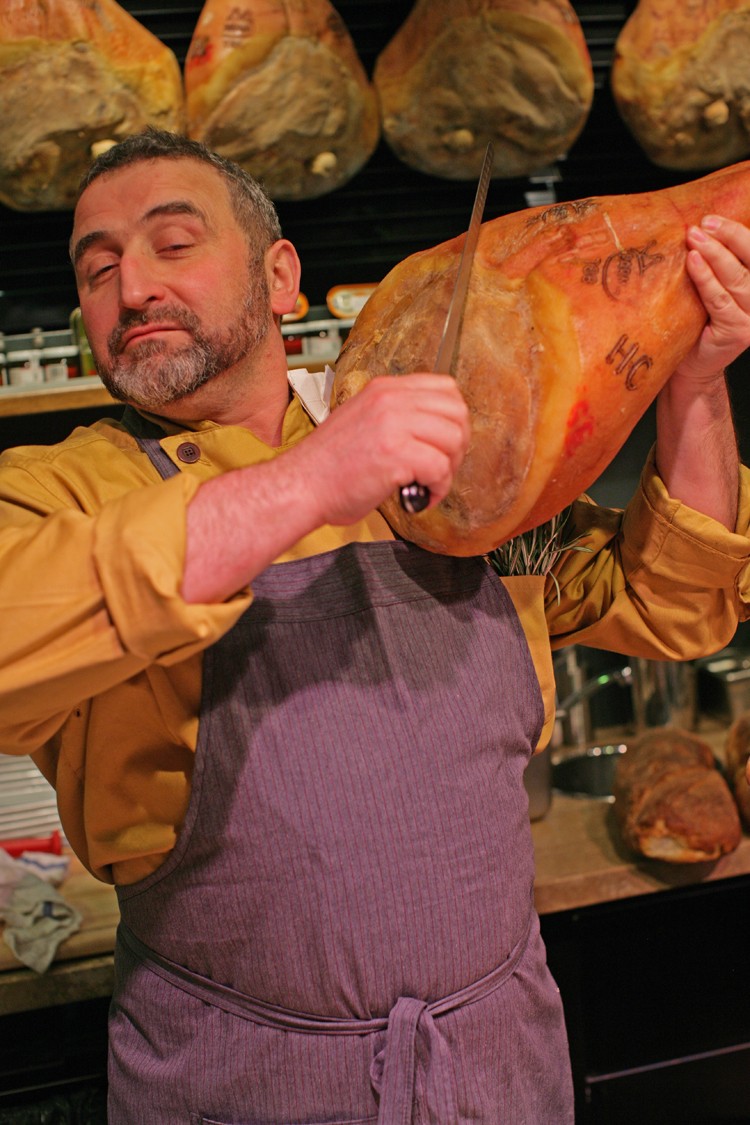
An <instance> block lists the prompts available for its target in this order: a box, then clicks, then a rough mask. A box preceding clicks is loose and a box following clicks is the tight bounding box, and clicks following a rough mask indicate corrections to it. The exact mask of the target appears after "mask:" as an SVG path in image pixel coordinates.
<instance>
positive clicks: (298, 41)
mask: <svg viewBox="0 0 750 1125" xmlns="http://www.w3.org/2000/svg"><path fill="white" fill-rule="evenodd" d="M185 91H186V99H187V114H188V132H189V134H190V136H191V137H193V138H194V139H195V140H199V141H203V142H204V143H205V144H207V145H208V146H209V148H212V149H214V151H216V152H218V153H220V154H221V155H222V156H225V157H228V158H229V159H231V160H234V161H236V163H238V164H239V165H240V166H241V167H242V168H244V169H245V170H246V171H247V172H249V173H250V174H251V175H252V176H254V177H255V178H256V179H258V180H260V181H261V183H262V184H263V185H264V187H265V188H266V190H267V191H268V193H269V195H271V197H272V198H273V199H277V200H286V199H294V200H297V199H314V198H316V197H317V196H320V195H324V194H326V193H328V192H331V191H334V190H335V189H336V188H338V187H341V186H342V185H343V184H345V183H346V182H347V181H349V180H350V179H351V178H352V177H353V176H354V175H355V174H356V173H357V172H358V171H359V170H360V169H361V168H362V167H363V166H364V164H365V163H366V162H367V161H368V160H369V158H370V156H371V155H372V153H373V152H374V150H375V148H376V146H377V143H378V140H379V138H380V119H379V113H378V106H377V98H376V95H375V91H374V89H373V87H372V85H371V83H370V82H369V80H368V78H367V75H366V73H365V70H364V68H363V66H362V63H361V62H360V59H359V56H358V55H357V52H356V50H355V48H354V43H353V41H352V39H351V36H350V35H349V32H348V31H347V29H346V27H345V25H344V23H343V21H342V20H341V17H340V16H339V15H338V13H337V12H336V10H335V9H334V8H333V6H332V5H331V4H329V3H328V0H295V3H287V2H284V0H274V2H272V3H269V2H268V0H246V2H245V3H244V4H243V5H242V6H241V7H237V5H236V4H235V3H233V2H231V0H207V2H206V4H205V5H204V7H203V10H202V11H201V15H200V18H199V19H198V23H197V25H196V28H195V32H194V33H193V38H192V41H191V44H190V49H189V51H188V55H187V60H186V63H185Z"/></svg>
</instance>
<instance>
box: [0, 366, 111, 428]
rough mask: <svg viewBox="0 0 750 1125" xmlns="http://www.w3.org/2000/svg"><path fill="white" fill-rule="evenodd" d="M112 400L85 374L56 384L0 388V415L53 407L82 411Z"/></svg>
mask: <svg viewBox="0 0 750 1125" xmlns="http://www.w3.org/2000/svg"><path fill="white" fill-rule="evenodd" d="M114 402H115V400H114V399H113V398H112V396H111V395H110V394H109V393H108V391H106V390H105V388H104V385H103V383H102V381H101V379H99V377H98V376H97V375H85V376H78V377H77V378H75V379H69V380H68V382H67V383H60V384H55V383H41V384H40V385H39V386H34V387H30V386H24V387H0V418H5V417H11V416H12V415H19V414H45V413H47V412H49V411H56V410H82V409H85V408H86V407H89V406H106V405H107V404H108V403H114Z"/></svg>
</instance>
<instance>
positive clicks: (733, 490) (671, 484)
mask: <svg viewBox="0 0 750 1125" xmlns="http://www.w3.org/2000/svg"><path fill="white" fill-rule="evenodd" d="M656 410H657V439H656V465H657V468H658V470H659V474H660V476H661V478H662V480H663V481H664V483H665V485H666V487H667V490H668V492H669V494H670V496H672V497H673V498H674V499H675V500H681V501H682V503H683V504H687V505H688V507H690V508H693V509H695V511H698V512H702V513H703V514H704V515H707V516H710V517H711V518H712V519H715V520H718V521H719V523H721V524H723V525H724V526H725V527H726V528H727V529H728V530H729V531H733V530H734V528H735V525H736V521H737V496H738V489H739V456H738V453H737V441H736V437H735V431H734V425H733V422H732V411H731V405H730V402H729V394H728V392H727V386H726V380H725V379H724V377H723V376H716V377H714V378H713V379H711V380H710V381H709V380H707V381H706V382H705V385H704V388H703V389H701V390H700V391H699V392H698V393H696V390H695V385H694V383H691V382H690V381H688V380H685V381H684V382H683V381H682V380H681V379H680V378H679V375H677V376H675V377H673V378H672V379H670V380H669V382H668V383H667V385H666V386H665V387H664V389H663V390H662V392H661V393H660V395H659V398H658V401H657V407H656Z"/></svg>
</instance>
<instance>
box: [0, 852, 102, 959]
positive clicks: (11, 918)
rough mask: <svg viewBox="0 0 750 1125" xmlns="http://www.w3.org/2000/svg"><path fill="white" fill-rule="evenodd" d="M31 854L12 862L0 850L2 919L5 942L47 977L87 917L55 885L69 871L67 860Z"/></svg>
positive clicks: (18, 956)
mask: <svg viewBox="0 0 750 1125" xmlns="http://www.w3.org/2000/svg"><path fill="white" fill-rule="evenodd" d="M42 856H43V853H36V852H26V853H24V854H23V855H22V856H19V858H18V859H13V858H12V857H11V856H9V855H8V854H7V852H5V851H3V849H2V848H0V920H1V921H3V922H5V929H4V931H3V938H4V940H5V943H6V945H8V946H9V947H10V949H11V951H12V953H13V955H14V956H15V957H17V958H18V960H19V961H21V962H22V964H24V965H27V966H28V967H29V968H30V969H33V970H34V972H37V973H44V972H46V970H47V969H48V968H49V966H50V964H51V963H52V959H53V958H54V956H55V954H56V952H57V949H58V946H59V945H60V943H61V942H62V941H64V940H65V938H67V937H70V935H71V934H74V933H75V932H76V931H77V930H79V929H80V927H81V922H82V920H83V919H82V915H81V914H80V913H79V912H78V911H77V910H76V909H75V907H73V906H71V905H70V903H68V902H66V901H65V899H64V898H63V896H62V895H61V894H60V892H59V891H58V890H56V889H55V886H54V885H53V884H54V883H59V882H61V880H62V878H63V876H64V875H65V873H66V871H67V864H68V861H67V859H65V858H63V857H60V856H54V857H49V859H46V858H42Z"/></svg>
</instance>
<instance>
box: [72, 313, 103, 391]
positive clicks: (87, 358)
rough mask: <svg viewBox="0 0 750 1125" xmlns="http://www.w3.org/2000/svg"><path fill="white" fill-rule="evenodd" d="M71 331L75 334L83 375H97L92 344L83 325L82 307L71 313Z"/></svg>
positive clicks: (74, 338)
mask: <svg viewBox="0 0 750 1125" xmlns="http://www.w3.org/2000/svg"><path fill="white" fill-rule="evenodd" d="M70 331H71V334H72V336H73V343H74V344H75V345H76V347H77V348H78V356H79V366H80V369H81V375H96V374H97V370H96V364H95V363H94V357H93V355H92V352H91V345H90V344H89V341H88V338H87V336H86V329H85V328H84V327H83V320H82V319H81V310H80V309H73V312H72V313H71V314H70Z"/></svg>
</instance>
